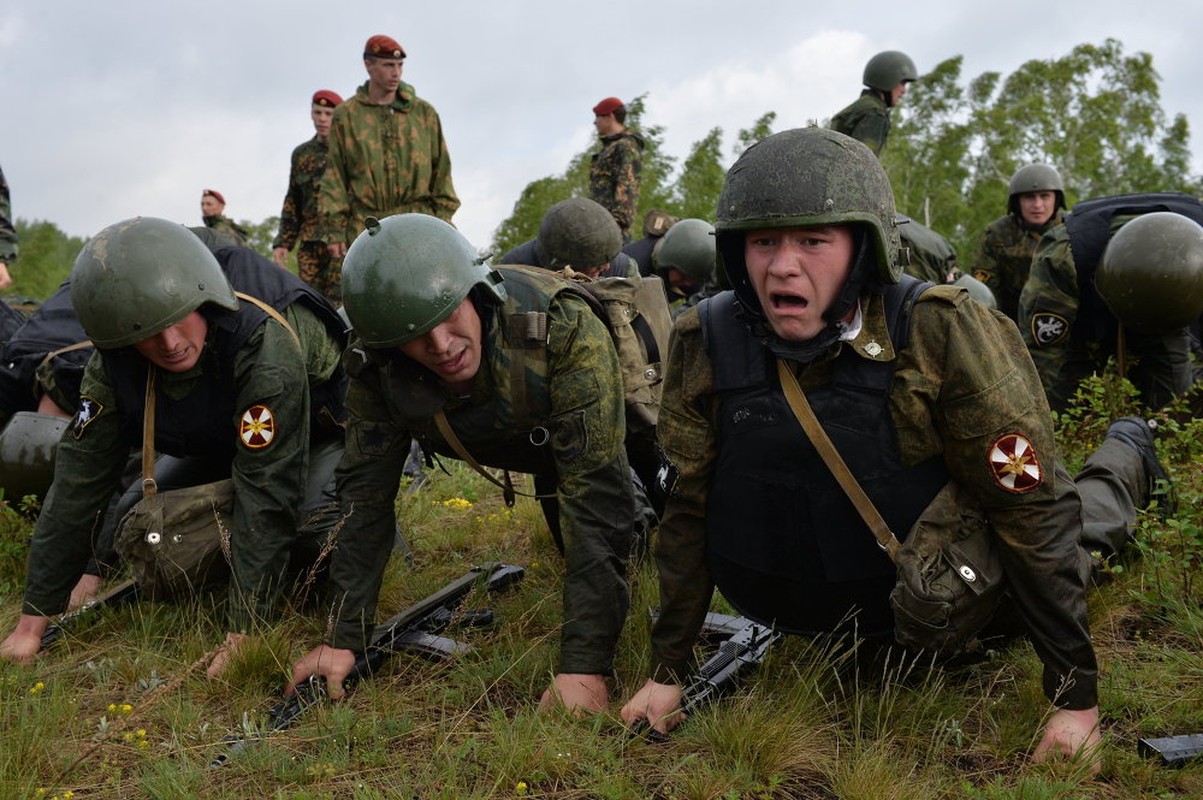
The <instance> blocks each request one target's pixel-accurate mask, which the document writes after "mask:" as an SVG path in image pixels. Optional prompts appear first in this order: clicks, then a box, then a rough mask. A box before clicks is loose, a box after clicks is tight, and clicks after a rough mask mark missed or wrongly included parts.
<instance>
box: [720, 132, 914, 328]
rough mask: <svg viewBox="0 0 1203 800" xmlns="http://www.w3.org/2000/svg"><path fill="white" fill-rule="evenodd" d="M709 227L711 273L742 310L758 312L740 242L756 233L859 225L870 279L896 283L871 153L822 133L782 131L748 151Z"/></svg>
mask: <svg viewBox="0 0 1203 800" xmlns="http://www.w3.org/2000/svg"><path fill="white" fill-rule="evenodd" d="M717 217H718V218H717V222H716V224H715V231H716V234H717V235H716V240H717V241H716V245H717V248H718V268H719V270H720V275H721V276H725V278H726V280H725V281H724V282H725V283H726V284H727V285H729V286H731V287H732V288H733V289H734V290H735V293H736V295H738V296H739V299H740V301H741V302H743V304H744V305H745V306H747V307H748V308H752V309H759V308H760V303H759V301H758V300H757V299H756V292H755V290H754V289H753V288H752V285H751V282H750V281H749V280H748V269H747V264H746V263H745V262H744V237H745V234H746V233H747V232H748V231H754V230H759V229H761V228H793V227H801V226H808V225H832V224H839V223H860V224H862V225H864V226H865V227H866V228H867V229H868V232H869V239H870V240H871V246H872V248H873V253H872V260H873V264H874V265H875V267H876V274H875V275H870V276H868V278H869V280H871V281H876V282H879V283H898V279H899V277H900V276H901V274H902V267H901V266H900V264H899V260H898V254H899V249H900V248H901V242H900V239H899V235H898V220H897V218H896V214H895V211H894V192H893V190H892V189H891V188H890V179H889V178H888V177H886V173H885V170H884V169H882V166H881V162H880V161H878V160H877V157H876V156H875V155H873V151H872V150H870V149H869V148H867V147H865V146H864V145H863V144H861V143H860V142H858V141H856V140H855V139H853V138H851V137H848V136H845V135H844V134H842V133H837V132H836V131H832V130H827V129H826V128H796V129H794V130H789V131H782V132H781V133H777V134H774V135H772V136H770V137H768V138H767V139H764V140H763V141H761V142H758V143H757V144H754V145H752V146H751V147H749V148H748V149H747V150H745V151H744V153H743V155H741V156H740V157H739V159H738V160H737V161H736V162H735V164H734V165H732V167H731V169H730V170H728V172H727V177H726V178H725V179H724V181H723V188H722V191H721V192H720V194H719V199H718V215H717Z"/></svg>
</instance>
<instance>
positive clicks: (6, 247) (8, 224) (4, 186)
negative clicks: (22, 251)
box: [0, 170, 18, 264]
mask: <svg viewBox="0 0 1203 800" xmlns="http://www.w3.org/2000/svg"><path fill="white" fill-rule="evenodd" d="M17 252H18V248H17V231H16V229H15V228H14V227H13V209H12V203H11V202H10V200H9V197H8V181H7V180H5V179H4V171H3V170H0V263H4V264H11V263H12V262H14V261H16V260H17Z"/></svg>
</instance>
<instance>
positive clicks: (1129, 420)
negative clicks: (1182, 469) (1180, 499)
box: [1106, 417, 1176, 516]
mask: <svg viewBox="0 0 1203 800" xmlns="http://www.w3.org/2000/svg"><path fill="white" fill-rule="evenodd" d="M1155 424H1156V423H1150V422H1149V421H1148V420H1146V419H1144V418H1143V417H1120V418H1119V419H1117V420H1116V421H1115V422H1112V423H1111V427H1109V428H1108V429H1107V436H1106V438H1107V439H1118V440H1119V441H1121V442H1123V443H1124V444H1126V445H1128V447H1131V448H1132V449H1133V450H1135V451H1136V452H1138V453H1140V460H1141V462H1143V464H1144V470H1145V480H1147V481H1148V497H1149V502H1150V504H1151V503H1153V502H1154V501H1155V502H1156V503H1157V511H1158V513H1159V514H1160V515H1162V516H1172V515H1173V514H1174V511H1175V510H1176V509H1175V505H1176V504H1175V500H1174V484H1173V482H1172V481H1171V480H1170V476H1169V474H1168V473H1167V472H1166V471H1165V467H1163V466H1162V465H1161V461H1160V459H1158V458H1157V447H1156V446H1155V444H1154V441H1153V429H1154V426H1155Z"/></svg>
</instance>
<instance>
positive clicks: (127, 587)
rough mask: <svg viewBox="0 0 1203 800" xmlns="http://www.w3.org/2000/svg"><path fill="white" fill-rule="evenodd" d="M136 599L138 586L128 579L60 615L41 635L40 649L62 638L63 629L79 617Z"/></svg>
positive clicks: (131, 579)
mask: <svg viewBox="0 0 1203 800" xmlns="http://www.w3.org/2000/svg"><path fill="white" fill-rule="evenodd" d="M137 597H138V584H136V583H134V579H133V578H129V579H127V580H124V581H122V582H121V583H119V584H117V585H116V586H114V587H112V588H111V589H109V590H108V591H106V592H102V593H100V594H98V595H97V596H96V597H94V598H92V599H91V600H89V601H88V602H86V603H84V604H83V605H81V606H80V607H79V608H77V609H75V610H73V611H68V612H66V613H64V614H60V615H59V618H58V619H56V620H55V621H54V622H52V623H51V624H50V626H49V627H47V628H46V632H45V633H43V634H42V649H43V650H45V649H46V648H47V647H50V645H52V644H54V643H55V642H57V641H58V640H59V639H60V638H62V635H63V629H64V628H69V627H71V626H72V625H73V624H75V622H76V620H78V619H79V618H80V617H86V616H87V615H89V614H91V613H92V612H94V611H98V610H100V609H102V608H115V607H117V606H119V605H122V604H123V603H129V602H131V601H133V600H135V599H136V598H137Z"/></svg>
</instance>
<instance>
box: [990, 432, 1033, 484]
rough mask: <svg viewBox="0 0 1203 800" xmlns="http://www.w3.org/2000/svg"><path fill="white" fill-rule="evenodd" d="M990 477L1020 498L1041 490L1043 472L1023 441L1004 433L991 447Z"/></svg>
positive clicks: (1018, 436) (1028, 444)
mask: <svg viewBox="0 0 1203 800" xmlns="http://www.w3.org/2000/svg"><path fill="white" fill-rule="evenodd" d="M989 462H990V476H991V477H992V478H994V482H995V483H997V484H998V485H999V486H1001V487H1002V488H1003V489H1005V490H1006V491H1008V492H1012V493H1014V494H1023V493H1024V492H1030V491H1032V490H1033V489H1035V488H1037V487H1039V486H1040V481H1041V478H1043V477H1044V471H1043V469H1042V468H1041V466H1040V459H1039V458H1037V457H1036V449H1035V448H1034V447H1032V443H1031V442H1030V441H1028V440H1027V438H1026V437H1024V436H1021V435H1020V434H1018V433H1005V434H1003V435H1002V436H999V437H998V438H997V439H995V440H994V443H993V444H992V445H990V456H989Z"/></svg>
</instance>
